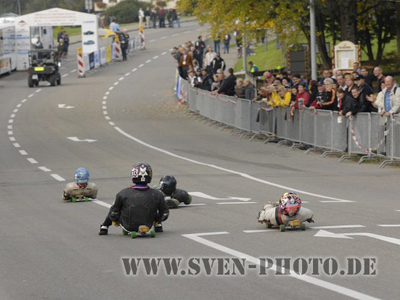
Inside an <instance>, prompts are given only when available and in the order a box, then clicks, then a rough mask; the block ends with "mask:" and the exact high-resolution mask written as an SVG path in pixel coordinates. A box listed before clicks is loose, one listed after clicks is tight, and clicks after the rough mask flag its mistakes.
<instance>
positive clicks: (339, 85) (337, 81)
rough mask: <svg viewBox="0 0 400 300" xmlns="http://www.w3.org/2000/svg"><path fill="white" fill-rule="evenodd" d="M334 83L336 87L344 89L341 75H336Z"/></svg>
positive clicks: (344, 83)
mask: <svg viewBox="0 0 400 300" xmlns="http://www.w3.org/2000/svg"><path fill="white" fill-rule="evenodd" d="M336 85H337V87H338V88H341V89H342V90H343V91H345V90H346V82H345V80H344V77H343V75H338V76H337V77H336Z"/></svg>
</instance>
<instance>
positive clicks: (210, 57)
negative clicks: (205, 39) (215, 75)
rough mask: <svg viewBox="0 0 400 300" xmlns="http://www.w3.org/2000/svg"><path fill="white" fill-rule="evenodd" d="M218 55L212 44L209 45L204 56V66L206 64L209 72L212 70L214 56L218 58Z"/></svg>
mask: <svg viewBox="0 0 400 300" xmlns="http://www.w3.org/2000/svg"><path fill="white" fill-rule="evenodd" d="M216 57H217V53H215V52H214V51H213V49H212V47H211V46H207V53H206V55H205V57H204V66H205V68H206V69H207V71H208V72H209V73H211V72H212V66H211V63H212V61H213V60H214V58H216Z"/></svg>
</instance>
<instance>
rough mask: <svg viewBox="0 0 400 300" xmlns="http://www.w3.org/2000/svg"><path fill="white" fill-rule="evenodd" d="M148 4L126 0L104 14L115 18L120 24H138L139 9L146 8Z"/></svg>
mask: <svg viewBox="0 0 400 300" xmlns="http://www.w3.org/2000/svg"><path fill="white" fill-rule="evenodd" d="M146 6H147V5H146V3H143V2H139V1H138V0H125V1H122V2H120V3H118V4H117V5H115V6H113V7H110V8H108V9H107V10H106V11H105V12H104V14H105V15H106V16H108V17H114V18H116V19H117V20H118V22H120V23H132V22H137V21H138V19H139V17H138V11H139V8H140V7H141V8H143V9H145V8H146Z"/></svg>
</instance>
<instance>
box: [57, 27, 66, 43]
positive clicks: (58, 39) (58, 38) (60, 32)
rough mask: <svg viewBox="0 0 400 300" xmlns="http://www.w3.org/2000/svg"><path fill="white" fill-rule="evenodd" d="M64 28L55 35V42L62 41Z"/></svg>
mask: <svg viewBox="0 0 400 300" xmlns="http://www.w3.org/2000/svg"><path fill="white" fill-rule="evenodd" d="M64 32H65V31H64V27H61V29H60V31H59V32H58V34H57V41H58V42H60V39H63V40H64Z"/></svg>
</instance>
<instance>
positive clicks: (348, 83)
mask: <svg viewBox="0 0 400 300" xmlns="http://www.w3.org/2000/svg"><path fill="white" fill-rule="evenodd" d="M345 82H346V89H345V90H344V93H345V94H346V96H347V95H351V90H352V89H353V88H354V81H353V75H350V74H347V75H346V78H345Z"/></svg>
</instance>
